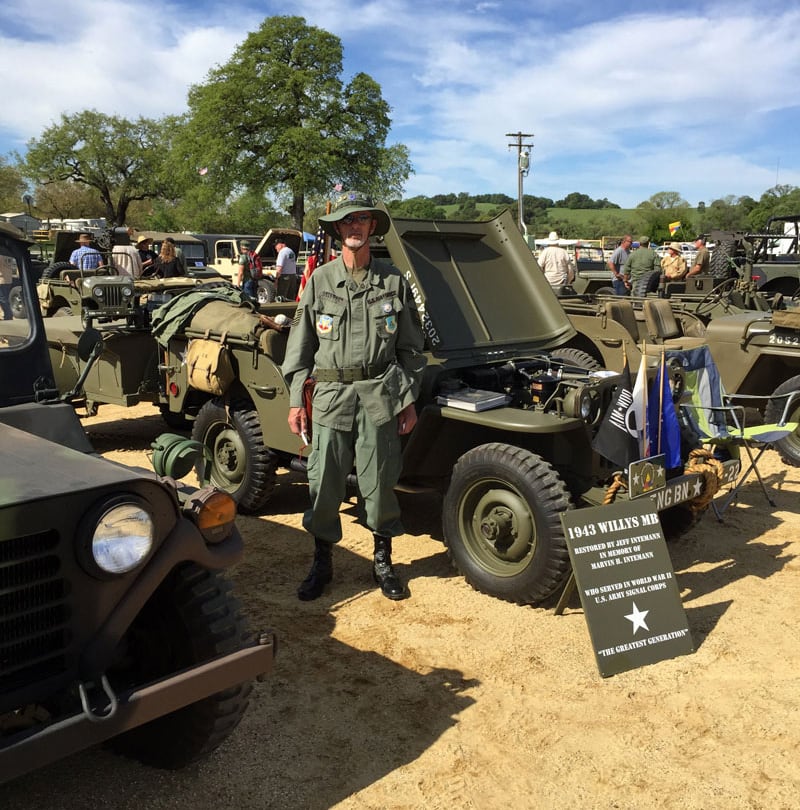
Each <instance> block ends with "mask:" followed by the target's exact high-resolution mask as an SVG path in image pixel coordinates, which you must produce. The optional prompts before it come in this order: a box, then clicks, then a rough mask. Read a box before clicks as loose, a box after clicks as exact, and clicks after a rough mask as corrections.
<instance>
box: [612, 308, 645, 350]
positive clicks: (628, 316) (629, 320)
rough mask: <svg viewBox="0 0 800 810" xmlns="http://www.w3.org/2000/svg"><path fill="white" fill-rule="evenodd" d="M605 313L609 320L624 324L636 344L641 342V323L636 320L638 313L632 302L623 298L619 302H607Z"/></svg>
mask: <svg viewBox="0 0 800 810" xmlns="http://www.w3.org/2000/svg"><path fill="white" fill-rule="evenodd" d="M605 313H606V317H607V318H610V319H611V320H612V321H616V322H617V323H620V324H622V325H623V326H624V327H625V329H627V330H628V334H629V335H630V336H631V337H632V338H633V342H634V343H638V342H639V341H640V340H641V336H640V334H639V322H638V321H637V320H636V313H635V312H634V310H633V304H632V303H631V302H630V301H628V300H627V299H625V298H621V297H620V298H619V299H618V300H617V299H613V298H612V299H610V300H608V301H606V302H605Z"/></svg>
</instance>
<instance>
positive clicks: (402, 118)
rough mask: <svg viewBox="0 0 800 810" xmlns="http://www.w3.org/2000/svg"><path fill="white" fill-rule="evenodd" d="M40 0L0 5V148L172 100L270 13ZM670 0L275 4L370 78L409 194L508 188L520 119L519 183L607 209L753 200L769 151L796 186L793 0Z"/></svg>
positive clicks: (250, 8)
mask: <svg viewBox="0 0 800 810" xmlns="http://www.w3.org/2000/svg"><path fill="white" fill-rule="evenodd" d="M624 2H626V0H619V2H618V6H619V5H620V4H621V3H624ZM45 5H46V4H40V5H34V6H31V5H30V4H27V3H22V2H21V0H7V2H5V3H4V4H3V6H2V8H0V31H2V32H3V33H2V35H0V71H2V73H3V75H5V76H9V77H12V76H13V79H11V80H9V83H13V90H14V92H13V95H9V97H8V98H9V99H11V100H13V99H24V100H25V101H24V103H22V104H15V103H6V104H4V105H3V108H2V109H0V132H2V133H3V134H5V135H6V138H5V143H6V144H8V147H7V148H8V149H15V148H16V149H20V148H21V147H22V146H23V145H24V143H25V142H26V141H27V140H28V139H29V138H30V137H35V136H38V135H39V134H40V133H41V131H42V130H43V129H44V128H45V127H46V126H48V125H49V124H50V123H52V122H54V121H57V120H58V118H59V116H60V115H61V113H62V112H67V113H72V112H76V111H79V110H82V109H86V108H94V109H98V110H100V111H102V112H106V113H114V114H119V115H125V116H128V117H136V116H138V115H145V116H148V117H158V116H161V115H163V114H167V113H178V112H182V111H183V110H184V109H185V104H186V95H187V91H188V88H189V86H190V85H191V84H196V83H199V82H202V81H204V79H205V77H206V75H207V72H208V70H209V69H210V68H212V67H213V66H214V65H218V64H221V63H224V62H225V61H226V60H227V59H228V58H229V57H230V55H231V54H232V52H233V50H234V49H235V47H236V46H237V45H238V44H239V43H241V42H242V41H243V39H244V37H245V36H246V34H247V33H248V31H250V30H253V29H255V28H256V27H257V26H258V25H259V24H260V23H261V21H262V20H263V18H264V17H265V16H267V15H269V14H283V13H287V12H286V10H285V9H284V8H283V6H282V5H280V4H278V3H277V2H274V0H271V1H269V2H267V3H266V4H265V3H263V2H260V3H258V4H256V3H252V4H248V2H246V0H245V1H244V2H239V3H238V4H236V5H232V4H227V3H226V4H221V3H219V2H213V1H212V2H206V3H204V2H203V0H199V2H197V3H189V2H188V0H186V2H174V1H173V2H172V3H170V4H168V5H164V4H161V3H155V2H154V0H133V2H130V3H124V2H121V1H120V0H111V1H110V2H104V3H102V4H100V3H97V2H96V0H67V2H63V3H61V4H60V5H59V6H58V11H57V12H54V11H53V9H52V8H45V7H44V6H45ZM679 6H680V4H679V3H674V4H673V6H672V7H671V10H670V11H669V12H662V13H645V14H642V13H625V11H624V9H618V10H614V9H612V8H608V7H604V8H600V7H598V6H596V5H595V4H588V3H585V2H581V0H563V2H558V3H557V2H555V1H554V2H552V3H549V4H548V3H539V4H536V6H535V7H534V6H531V5H530V4H527V3H522V2H504V3H499V2H481V0H478V1H477V2H474V3H473V4H472V5H467V4H465V3H463V2H459V1H458V0H440V2H438V3H431V4H428V5H425V6H423V5H421V4H419V3H414V2H411V1H410V0H372V2H364V3H361V4H359V5H358V6H356V7H347V8H346V9H343V7H342V5H341V3H340V2H339V0H301V2H299V3H298V4H297V5H296V6H294V7H293V8H292V10H291V11H290V12H288V13H292V14H297V15H300V16H304V17H305V18H306V20H307V21H308V23H309V24H312V25H316V26H318V27H320V28H323V29H326V30H329V31H331V32H333V33H335V34H336V35H337V36H339V37H340V38H341V40H342V42H343V46H344V53H345V74H346V75H345V78H347V77H348V76H349V75H350V74H352V73H354V72H356V71H358V70H364V71H366V72H368V73H370V74H371V75H372V76H373V77H375V78H376V80H377V81H378V82H379V83H380V84H381V87H382V90H383V94H384V97H385V98H386V99H387V101H388V102H389V104H390V105H391V107H392V117H393V122H394V127H393V131H392V139H393V140H395V141H400V142H403V143H405V144H406V145H408V146H409V148H410V150H411V159H412V162H413V164H414V166H415V170H416V171H415V174H414V175H413V176H412V177H411V179H410V181H409V183H408V186H407V192H408V193H409V194H419V193H424V194H434V193H442V192H449V191H469V192H476V193H477V192H490V191H504V192H506V193H509V194H511V195H515V194H516V155H515V154H514V152H513V150H511V151H510V150H509V149H508V142H509V139H508V138H507V137H506V133H508V132H517V131H523V132H531V133H534V138H533V141H534V145H535V146H534V150H533V154H532V168H531V173H530V176H529V177H528V178H527V179H526V181H525V191H526V193H530V194H537V195H541V196H548V197H553V198H560V197H563V196H564V195H566V194H568V193H570V192H571V191H581V192H584V193H587V194H590V195H591V196H595V197H607V198H609V199H611V200H613V201H615V202H618V203H620V204H621V205H624V206H628V205H635V204H636V203H637V202H639V201H641V200H642V199H646V198H647V197H649V196H650V195H651V194H653V193H655V192H657V191H661V190H675V191H679V192H680V193H681V194H682V195H683V196H684V197H686V198H687V199H689V200H690V201H692V202H696V201H698V200H700V199H703V200H705V201H706V202H708V201H710V200H711V199H714V198H715V197H718V196H722V195H725V194H736V195H741V194H750V195H752V196H756V197H757V196H759V195H760V194H761V193H762V192H763V191H764V190H766V189H767V188H769V187H770V186H772V185H773V184H774V182H775V180H776V175H777V171H776V163H779V164H780V165H781V169H780V174H779V180H780V182H782V183H789V184H792V185H800V182H798V181H800V161H799V160H798V159H797V157H796V154H795V153H796V149H795V148H794V146H793V142H792V133H793V132H794V131H795V130H796V128H797V125H798V124H800V114H799V113H798V103H797V99H796V91H795V89H794V88H795V83H796V77H797V75H800V40H798V38H796V37H792V36H791V35H790V32H791V31H796V30H798V24H800V10H798V9H796V8H795V7H794V6H793V5H790V6H788V7H786V8H784V7H777V6H775V7H770V6H767V7H764V6H763V4H761V3H760V4H759V5H757V6H756V5H755V4H754V3H753V4H752V5H749V4H748V3H747V2H744V3H739V4H738V5H731V4H727V5H724V6H719V7H716V6H713V5H707V6H705V7H695V5H694V4H688V2H686V3H685V4H684V5H683V6H682V7H679ZM632 7H633V6H632ZM748 9H749V11H748ZM592 15H593V16H592ZM582 21H585V22H582ZM7 87H8V84H7ZM0 143H2V142H0ZM0 151H6V150H0Z"/></svg>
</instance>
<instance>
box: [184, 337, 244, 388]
mask: <svg viewBox="0 0 800 810" xmlns="http://www.w3.org/2000/svg"><path fill="white" fill-rule="evenodd" d="M186 372H187V376H188V379H189V385H191V386H192V388H196V389H197V390H198V391H205V392H206V393H208V394H213V395H214V396H217V397H220V396H222V395H223V394H224V393H225V392H226V391H227V390H228V388H229V387H230V384H231V383H232V382H233V380H234V377H235V375H234V372H233V364H232V363H231V355H230V352H229V351H228V348H227V346H225V345H224V344H223V343H220V342H219V341H216V340H208V339H206V338H195V339H194V340H190V341H189V345H188V347H187V349H186Z"/></svg>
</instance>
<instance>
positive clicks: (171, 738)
mask: <svg viewBox="0 0 800 810" xmlns="http://www.w3.org/2000/svg"><path fill="white" fill-rule="evenodd" d="M248 636H249V632H248V629H247V623H246V622H245V620H244V618H243V617H242V614H241V605H240V604H239V601H238V600H237V599H236V598H235V597H234V596H233V595H232V593H231V585H230V583H229V582H228V581H227V580H225V579H224V578H223V577H222V576H221V575H219V574H217V573H215V572H211V571H207V570H206V569H204V568H201V567H200V566H198V565H197V564H195V563H184V564H182V565H180V566H178V567H177V568H175V569H174V570H173V571H172V573H171V574H170V576H169V577H168V578H167V579H166V580H165V581H164V582H163V583H162V584H161V585H160V586H159V588H158V590H157V591H156V592H155V594H154V595H153V596H152V597H151V599H150V600H149V601H148V603H147V604H146V605H145V606H144V608H143V609H142V611H141V612H140V613H139V615H138V616H137V618H136V620H135V621H134V623H133V625H132V626H131V628H130V630H129V631H128V633H127V636H126V638H125V642H124V644H123V645H122V649H123V651H124V655H123V659H122V665H121V666H120V667H118V668H117V669H115V670H113V671H112V672H110V673H109V676H110V680H111V681H112V684H113V685H114V686H115V687H116V688H124V687H126V686H131V685H135V684H141V683H148V682H150V681H153V680H156V679H157V678H160V677H164V676H166V675H169V674H171V673H173V672H176V671H180V670H183V669H188V668H190V667H192V666H194V665H196V664H201V663H204V662H206V661H209V660H211V659H212V658H215V657H217V656H220V655H225V654H227V653H231V652H234V651H236V650H238V649H240V647H241V646H242V643H243V642H245V641H247V639H248ZM251 688H252V687H251V684H250V683H249V682H248V683H242V684H239V685H238V686H235V687H233V688H231V689H227V690H225V691H224V692H219V693H217V694H215V695H211V696H210V697H207V698H204V699H203V700H200V701H198V702H197V703H192V704H190V705H188V706H185V707H184V708H183V709H179V710H178V711H176V712H172V713H171V714H167V715H164V716H163V717H159V718H157V719H155V720H152V721H151V722H149V723H146V724H145V725H143V726H140V727H138V728H135V729H133V730H131V731H129V732H127V733H125V734H122V735H120V736H119V737H117V738H115V739H113V740H111V741H110V742H109V746H110V747H111V748H112V749H113V750H115V751H116V752H117V753H119V754H123V755H125V756H129V757H131V758H133V759H137V760H139V761H140V762H142V763H144V764H146V765H151V766H154V767H157V768H170V769H176V768H182V767H184V766H186V765H188V764H190V763H192V762H194V761H195V760H197V759H199V758H200V757H202V756H204V755H205V754H207V753H209V752H210V751H213V750H214V749H215V748H217V747H218V746H219V745H220V743H222V742H223V741H224V740H225V739H226V738H227V737H228V735H229V734H230V733H231V732H232V731H233V730H234V729H235V728H236V726H237V725H238V724H239V721H240V720H241V718H242V715H243V714H244V712H245V709H246V708H247V703H248V698H249V695H250V691H251Z"/></svg>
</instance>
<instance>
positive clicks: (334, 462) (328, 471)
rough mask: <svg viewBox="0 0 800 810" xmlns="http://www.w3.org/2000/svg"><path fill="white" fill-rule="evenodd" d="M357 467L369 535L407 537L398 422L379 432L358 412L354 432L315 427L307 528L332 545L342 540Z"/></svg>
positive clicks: (393, 422) (387, 425) (306, 514)
mask: <svg viewBox="0 0 800 810" xmlns="http://www.w3.org/2000/svg"><path fill="white" fill-rule="evenodd" d="M354 462H355V470H356V475H357V477H358V489H359V493H360V495H361V503H360V506H361V507H362V508H363V510H364V515H363V517H364V519H365V522H366V524H367V526H368V527H369V529H370V530H371V531H372V532H374V533H375V534H380V535H382V536H384V537H393V536H395V535H398V534H403V526H402V523H401V522H400V505H399V503H398V502H397V495H395V492H394V486H395V484H396V483H397V480H398V479H399V477H400V469H401V465H402V456H401V448H400V437H399V435H398V433H397V420H396V419H390V420H389V421H388V422H387V423H385V424H383V425H380V426H376V425H374V424H373V422H372V421H371V420H370V418H369V416H368V415H367V413H366V411H365V410H364V409H363V408H361V407H359V406H356V413H355V419H354V420H353V428H352V430H337V429H336V428H330V427H325V426H323V425H319V424H317V423H316V422H315V423H314V424H313V431H312V438H311V454H310V455H309V458H308V489H309V495H310V497H311V508H310V509H308V510H307V511H306V513H305V515H304V516H303V527H304V528H305V529H306V531H308V532H309V533H310V534H312V535H313V536H314V537H316V538H319V539H320V540H325V541H327V542H329V543H338V542H339V540H341V539H342V522H341V519H340V517H339V507H340V506H341V503H342V501H343V500H344V497H345V491H346V478H347V476H348V475H349V474H350V473H352V471H353V463H354Z"/></svg>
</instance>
